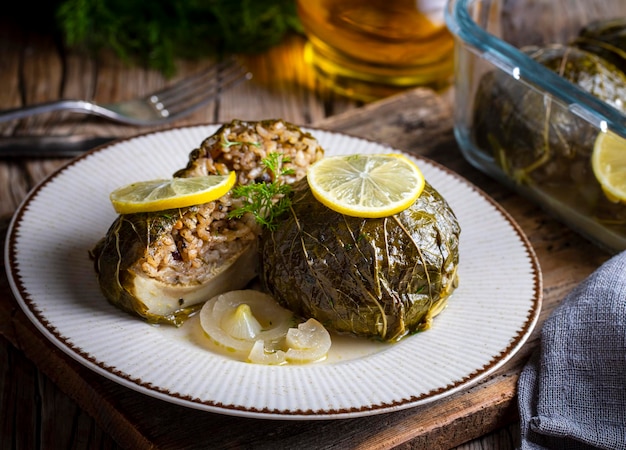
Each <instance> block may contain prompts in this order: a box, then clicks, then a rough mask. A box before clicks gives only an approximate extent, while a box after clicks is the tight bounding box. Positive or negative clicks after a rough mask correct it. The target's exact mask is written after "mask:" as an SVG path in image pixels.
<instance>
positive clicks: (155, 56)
mask: <svg viewBox="0 0 626 450" xmlns="http://www.w3.org/2000/svg"><path fill="white" fill-rule="evenodd" d="M36 1H38V2H43V0H36ZM50 1H53V2H55V3H54V4H55V5H56V6H55V8H56V10H55V14H54V15H55V20H56V22H57V24H58V28H59V29H60V31H61V33H62V36H63V38H64V41H65V43H66V44H67V45H68V46H70V47H79V48H80V47H82V48H87V49H96V50H97V49H100V48H106V49H110V50H113V51H114V52H115V54H117V56H118V57H120V58H121V59H122V60H124V61H127V62H139V63H142V64H144V65H146V66H147V67H150V68H154V69H157V70H159V71H161V72H162V73H163V74H165V75H166V76H172V75H174V74H175V72H176V60H177V59H179V58H182V59H198V58H202V57H205V56H209V57H219V56H223V55H228V54H238V53H247V54H253V53H259V52H262V51H265V50H267V49H268V48H270V47H272V46H274V45H276V44H278V43H279V42H280V41H281V40H282V38H283V37H284V36H285V35H286V34H287V33H290V32H296V33H301V32H302V26H301V24H300V21H299V19H298V16H297V13H296V4H295V1H294V0H185V1H181V2H176V1H171V0H152V1H150V2H146V1H144V0H50ZM35 9H36V10H37V8H35ZM31 11H32V7H31V8H30V9H28V13H29V16H30V17H32V13H31Z"/></svg>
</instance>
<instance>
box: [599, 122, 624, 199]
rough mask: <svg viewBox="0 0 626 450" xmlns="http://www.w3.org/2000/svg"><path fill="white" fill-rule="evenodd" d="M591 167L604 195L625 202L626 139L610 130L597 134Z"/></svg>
mask: <svg viewBox="0 0 626 450" xmlns="http://www.w3.org/2000/svg"><path fill="white" fill-rule="evenodd" d="M591 167H592V169H593V173H594V175H595V176H596V179H597V180H598V182H599V183H600V186H601V187H602V191H603V192H604V194H605V195H606V197H607V198H608V199H609V200H610V201H612V202H614V203H620V202H621V203H626V139H624V138H622V137H620V136H618V135H617V134H615V133H613V132H611V131H608V132H606V133H600V134H598V137H597V138H596V141H595V144H594V148H593V153H592V155H591Z"/></svg>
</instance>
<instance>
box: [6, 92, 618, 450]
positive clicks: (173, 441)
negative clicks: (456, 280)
mask: <svg viewBox="0 0 626 450" xmlns="http://www.w3.org/2000/svg"><path fill="white" fill-rule="evenodd" d="M317 126H319V127H322V128H327V129H331V130H336V131H341V132H345V133H349V134H353V135H357V136H361V137H366V138H370V139H373V140H377V141H380V142H383V143H387V144H389V145H392V146H394V147H396V148H399V149H402V150H405V151H408V152H412V153H415V154H419V155H423V156H426V157H428V158H430V159H432V160H434V161H436V162H439V163H441V164H443V165H445V166H447V167H449V168H450V169H452V170H454V171H456V172H457V173H459V174H461V175H462V176H464V177H465V178H466V179H468V180H469V181H470V182H472V183H474V184H475V185H476V186H478V187H479V188H480V189H482V190H483V191H485V192H486V193H487V194H488V195H490V196H491V197H492V198H493V199H494V200H495V201H496V202H497V203H499V204H500V205H501V206H502V207H504V209H505V210H507V211H508V212H509V213H510V214H511V216H512V217H513V218H514V219H515V220H516V221H517V222H518V224H519V225H520V226H521V228H522V229H523V230H524V232H525V233H526V234H527V236H528V238H529V240H530V242H531V244H532V245H533V247H534V249H535V251H536V254H537V257H538V259H539V263H540V265H541V268H542V270H543V281H544V305H543V311H542V314H541V317H540V320H539V324H538V326H537V328H536V330H535V332H534V333H533V335H532V336H531V338H530V340H529V341H528V342H527V344H526V345H524V346H523V348H522V349H521V351H520V352H519V353H518V354H517V355H516V356H514V357H513V358H512V360H511V361H509V362H508V363H507V364H506V365H505V366H504V367H503V368H501V369H500V370H498V371H497V372H496V373H495V374H494V375H493V376H491V377H489V378H488V379H486V380H484V381H482V382H480V383H479V384H477V385H475V386H474V387H472V388H470V389H468V390H465V391H462V392H459V393H457V394H455V395H452V396H450V397H448V398H446V399H443V400H440V401H437V402H434V403H431V404H428V405H425V406H421V407H416V408H412V409H408V410H404V411H400V412H395V413H387V414H382V415H375V416H370V417H363V418H356V419H347V420H330V421H279V420H258V419H250V418H239V417H232V416H225V415H219V414H212V413H206V412H202V411H197V410H193V409H187V408H183V407H180V406H176V405H172V404H170V403H167V402H164V401H161V400H158V399H154V398H152V397H148V396H145V395H142V394H139V393H137V392H135V391H133V390H131V389H128V388H125V387H123V386H121V385H118V384H116V383H114V382H112V381H109V380H108V379H105V378H104V377H101V376H99V375H97V374H95V373H94V372H92V371H90V370H89V369H87V368H85V367H83V366H82V365H80V364H78V363H77V362H75V361H74V360H72V359H71V358H69V357H68V356H66V355H65V354H64V353H62V352H61V351H60V350H58V349H57V348H56V347H55V346H54V345H52V344H51V343H49V342H48V341H47V340H46V339H45V338H44V337H43V335H42V334H41V333H40V332H39V331H38V330H37V329H36V328H35V327H34V326H33V325H32V324H31V323H30V321H29V320H28V318H27V317H26V316H25V315H24V313H23V312H22V311H21V310H20V308H19V306H18V305H17V303H16V301H15V299H14V298H13V296H12V294H11V292H10V289H9V286H8V282H7V279H6V276H5V275H4V270H2V275H1V276H2V277H1V278H0V333H1V334H2V335H3V336H5V337H6V338H7V339H8V340H9V341H10V342H11V343H13V345H15V346H16V347H17V348H19V349H21V350H23V351H24V353H25V354H26V355H27V356H28V357H29V358H31V359H32V360H33V361H34V362H35V364H36V365H37V366H38V367H39V368H40V370H41V371H43V372H44V373H45V374H46V375H47V376H48V377H50V378H51V379H52V380H53V381H54V382H55V383H56V384H58V386H59V387H60V388H61V389H62V390H63V391H64V392H66V393H67V394H68V395H69V396H71V397H72V398H73V399H74V400H75V401H76V402H77V403H78V404H79V405H80V406H81V407H82V408H83V409H84V410H85V411H87V412H88V413H89V414H90V415H92V416H93V417H94V418H95V420H96V421H97V422H98V424H99V425H100V426H101V427H102V428H103V429H104V430H106V431H107V432H109V433H110V434H111V435H112V436H113V438H114V439H115V440H116V441H117V442H118V443H119V444H120V445H122V446H125V447H128V448H133V449H142V448H158V449H168V448H176V449H191V448H259V449H266V448H267V449H291V448H321V447H324V448H341V449H344V448H368V449H369V448H374V449H376V448H381V449H382V448H391V447H404V448H409V447H410V448H429V449H437V448H450V447H453V446H456V445H459V444H461V443H463V442H466V441H468V440H471V439H474V438H476V437H478V436H481V435H483V434H485V433H488V432H490V431H492V430H494V429H495V428H497V427H500V426H503V425H505V424H508V423H511V422H512V421H514V420H516V418H517V416H516V415H517V409H516V382H517V378H518V374H519V372H520V370H521V368H522V367H523V365H524V363H525V361H526V360H527V358H528V356H529V355H530V354H531V352H532V351H533V350H534V349H535V348H536V347H537V344H538V331H539V329H540V327H541V324H542V323H543V321H544V320H545V318H546V317H547V315H548V314H550V312H551V311H552V310H553V309H554V307H555V306H556V305H557V304H558V303H559V302H560V301H561V299H562V298H563V296H564V295H565V294H566V293H567V292H568V291H569V290H571V289H572V288H573V287H574V286H575V285H576V284H578V283H579V282H580V281H581V280H582V279H583V278H585V277H586V276H587V275H588V274H589V273H591V272H592V271H593V270H594V269H596V268H597V267H598V266H599V265H600V264H601V263H602V262H604V261H605V260H606V259H607V258H608V257H609V255H608V254H607V253H605V252H603V251H602V250H600V249H598V248H597V247H595V246H593V245H592V244H590V243H588V242H587V241H585V240H584V239H582V238H581V237H579V236H578V235H576V234H574V233H573V232H572V231H570V230H568V229H567V228H566V227H564V226H563V225H561V224H560V223H558V222H556V221H554V220H553V219H551V218H550V217H549V216H548V215H547V214H545V213H544V212H543V211H542V210H541V209H540V208H538V207H537V206H535V205H533V204H531V203H530V202H528V201H526V200H524V199H523V198H521V197H519V196H518V195H516V194H515V193H513V192H511V191H510V190H508V189H506V188H504V187H502V186H501V185H500V184H498V183H496V182H495V181H493V180H492V179H490V178H488V177H487V176H485V175H483V174H482V173H480V172H478V171H477V170H475V169H474V168H472V167H471V166H470V165H469V164H468V163H467V162H465V160H464V159H463V158H462V156H461V154H460V152H459V149H458V147H457V144H456V142H455V140H454V137H453V133H452V118H451V111H450V107H449V103H448V102H446V101H445V100H443V99H442V97H441V96H438V95H435V94H434V93H433V92H431V91H428V90H422V89H417V90H413V91H409V92H407V93H405V94H401V95H398V96H396V97H391V98H389V99H386V100H383V101H381V102H378V103H373V104H370V105H367V106H365V107H363V108H360V109H357V110H352V111H349V112H347V113H344V114H342V115H338V116H334V117H333V118H332V119H330V120H327V121H324V122H320V123H318V124H317ZM2 235H4V233H2ZM485 275H486V276H488V274H485ZM476 326H477V327H479V326H480V324H479V323H478V324H476ZM468 332H470V333H471V330H468ZM157 357H158V356H157ZM190 376H197V374H190Z"/></svg>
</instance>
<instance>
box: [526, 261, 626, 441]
mask: <svg viewBox="0 0 626 450" xmlns="http://www.w3.org/2000/svg"><path fill="white" fill-rule="evenodd" d="M518 398H519V412H520V419H521V420H520V422H521V440H522V445H521V448H522V450H531V449H533V450H535V449H536V450H538V449H568V450H570V449H573V450H575V449H596V448H598V449H626V252H623V253H621V254H619V255H616V256H614V257H612V258H611V259H610V260H609V261H607V262H606V263H604V264H603V265H602V266H601V267H600V268H599V269H598V270H596V271H595V272H594V273H593V274H591V275H590V276H589V277H588V278H587V279H586V280H585V281H583V282H582V283H581V284H580V285H579V286H578V287H576V288H575V289H574V290H573V291H572V292H571V293H570V294H568V295H567V296H566V298H565V299H564V300H563V303H562V304H561V305H559V306H558V307H557V309H556V310H555V311H554V312H553V313H552V314H551V315H550V317H549V318H548V319H547V320H546V322H545V323H544V325H543V328H542V330H541V345H540V348H539V349H538V351H537V352H536V353H535V354H534V355H533V356H532V357H531V358H530V360H529V361H528V363H527V365H526V366H525V367H524V369H523V371H522V374H521V375H520V378H519V381H518Z"/></svg>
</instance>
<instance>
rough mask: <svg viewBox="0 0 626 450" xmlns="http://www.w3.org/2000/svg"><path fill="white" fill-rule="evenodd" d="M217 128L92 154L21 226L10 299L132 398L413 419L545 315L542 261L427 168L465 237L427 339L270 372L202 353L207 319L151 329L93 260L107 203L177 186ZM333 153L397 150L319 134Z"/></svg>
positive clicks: (469, 195)
mask: <svg viewBox="0 0 626 450" xmlns="http://www.w3.org/2000/svg"><path fill="white" fill-rule="evenodd" d="M216 128H217V126H216V125H209V126H199V127H187V128H176V129H171V130H168V131H163V132H156V133H150V134H147V135H143V136H139V137H136V138H132V139H128V140H124V141H121V142H118V143H114V144H111V145H109V146H106V147H102V148H99V149H98V150H96V151H94V152H92V153H89V154H86V155H85V156H83V157H81V158H79V159H76V160H74V161H72V162H71V163H70V164H69V165H67V166H66V167H63V168H62V169H60V170H59V171H58V172H56V173H54V174H53V175H51V176H50V177H49V178H48V179H46V180H45V181H43V182H42V183H41V184H40V185H39V186H38V187H36V188H35V189H34V190H33V191H32V192H31V193H30V194H29V195H28V197H27V198H26V199H25V200H24V202H23V204H22V205H21V206H20V208H19V209H18V211H17V213H16V214H15V216H14V218H13V221H12V223H11V226H10V229H9V234H8V239H7V245H6V249H5V250H6V251H5V258H6V267H7V272H8V276H9V280H10V283H11V287H12V289H13V292H14V293H15V295H16V297H17V299H18V301H19V303H20V305H21V307H22V308H23V309H24V311H25V313H26V314H27V315H28V317H29V318H30V319H31V320H32V321H33V323H34V324H35V325H36V326H37V327H38V328H39V329H40V330H41V331H42V332H43V333H44V335H45V336H46V337H47V338H48V339H50V340H51V341H52V342H53V343H54V344H56V345H57V346H58V347H59V348H60V349H61V350H63V351H64V352H66V353H67V354H68V355H70V356H71V357H73V358H75V359H76V360H77V361H79V362H80V363H82V364H84V365H85V366H87V367H89V368H90V369H92V370H94V371H95V372H97V373H99V374H101V375H103V376H105V377H107V378H109V379H111V380H113V381H115V382H118V383H120V384H122V385H124V386H127V387H129V388H131V389H135V390H137V391H139V392H142V393H144V394H147V395H151V396H154V397H157V398H160V399H163V400H166V401H170V402H172V403H176V404H179V405H183V406H188V407H192V408H197V409H201V410H206V411H212V412H218V413H223V414H232V415H238V416H248V417H257V418H274V419H276V418H278V419H335V418H345V417H357V416H362V415H368V414H375V413H383V412H389V411H394V410H400V409H404V408H409V407H412V406H416V405H421V404H425V403H427V402H430V401H433V400H436V399H440V398H442V397H445V396H448V395H450V394H452V393H454V392H457V391H459V390H461V389H465V388H467V387H468V386H470V385H472V384H474V383H476V382H477V381H478V380H480V379H482V378H484V377H485V376H487V375H488V374H490V373H492V372H493V371H494V370H496V369H497V368H498V367H500V366H501V365H502V364H504V363H505V362H506V361H507V360H508V359H509V358H510V357H511V356H512V355H513V354H514V353H515V352H516V351H517V350H518V349H519V348H520V346H521V345H522V344H523V343H524V342H525V341H526V339H527V338H528V336H529V334H530V332H531V331H532V329H533V327H534V325H535V323H536V320H537V317H538V315H539V310H540V307H541V292H542V280H541V273H540V269H539V265H538V262H537V260H536V257H535V255H534V252H533V250H532V248H531V246H530V244H529V243H528V241H527V240H526V238H525V237H524V235H523V233H522V232H521V230H520V229H519V227H518V226H517V225H516V224H515V223H514V221H513V220H512V219H511V218H510V217H509V216H508V215H507V214H506V213H505V212H504V211H502V210H501V209H500V208H499V207H498V206H497V205H496V204H495V202H494V201H492V200H491V199H489V198H488V197H487V196H486V195H485V194H483V193H482V192H481V191H479V190H478V189H477V188H475V187H473V186H472V185H471V184H469V183H468V182H467V181H465V180H463V179H462V178H460V177H459V176H457V175H455V174H454V173H451V172H450V171H448V170H447V169H445V168H443V167H441V166H438V165H436V164H434V163H432V162H430V161H427V160H423V159H418V163H419V165H420V166H421V168H422V170H423V172H424V174H425V176H426V178H427V179H428V181H429V182H430V183H431V184H432V185H433V186H434V187H435V188H436V189H437V190H439V192H440V193H441V194H443V195H444V197H445V198H446V199H447V200H448V201H449V203H450V205H451V207H452V208H453V210H454V211H455V213H456V215H457V217H458V220H459V223H460V225H461V227H462V232H461V244H460V264H459V269H458V270H459V277H460V285H459V288H458V289H457V290H456V292H455V293H454V295H453V296H452V297H451V299H450V301H449V305H448V307H447V309H446V310H445V311H444V312H443V313H441V314H440V315H439V316H438V317H437V318H436V319H435V321H434V325H433V327H432V328H431V329H430V330H428V331H427V332H424V333H420V334H417V335H414V336H411V337H407V338H405V339H404V340H402V341H401V342H399V343H397V344H394V345H383V344H372V343H370V342H368V341H367V340H363V339H342V340H337V342H335V343H334V344H333V350H332V354H331V355H330V357H329V359H328V361H326V362H323V363H318V364H314V365H306V366H280V367H272V366H261V365H253V364H248V363H244V362H239V361H235V360H232V359H229V358H228V357H226V356H222V355H220V354H217V353H214V352H211V351H209V350H207V348H205V344H204V342H203V337H202V335H201V333H199V332H198V330H199V325H198V321H197V319H193V320H190V321H188V322H187V323H186V324H185V325H184V326H183V327H181V328H179V329H175V328H173V327H169V326H152V325H148V324H146V323H144V322H142V321H141V320H139V319H137V318H135V317H133V316H131V315H129V314H126V313H124V312H121V311H120V310H118V309H117V308H115V307H114V306H112V305H110V304H109V303H108V302H107V301H106V300H105V299H104V297H103V296H102V294H101V293H100V290H99V288H98V285H97V282H96V277H95V273H94V270H93V267H92V263H91V261H90V260H89V257H88V251H89V250H90V249H91V248H92V247H93V245H94V244H95V243H96V242H97V241H98V240H99V239H100V238H101V237H102V236H104V235H105V233H106V231H107V229H108V227H109V225H110V224H111V223H112V222H113V220H114V219H115V217H116V216H115V213H114V211H113V209H112V207H111V205H110V204H109V199H108V193H109V192H110V191H112V190H113V189H115V188H117V187H119V186H121V185H125V184H127V183H130V182H132V181H136V180H138V179H151V178H159V177H169V176H171V175H172V173H173V172H174V171H175V170H177V169H178V168H181V167H184V166H185V164H186V162H187V158H188V154H189V152H190V151H191V150H192V149H193V148H196V147H197V146H198V145H199V144H200V142H201V141H202V140H203V139H204V138H205V137H206V136H208V135H210V134H212V133H213V132H214V131H215V130H216ZM311 131H312V133H313V134H314V135H315V136H316V137H317V138H318V140H319V141H320V143H321V144H322V146H323V147H324V148H325V149H326V154H327V155H331V154H339V153H341V154H347V153H375V152H387V151H391V149H390V148H389V147H386V146H383V145H381V144H378V143H374V142H370V141H365V140H361V139H357V138H354V137H351V136H347V135H343V134H336V133H331V132H327V131H322V130H311Z"/></svg>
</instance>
